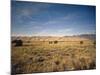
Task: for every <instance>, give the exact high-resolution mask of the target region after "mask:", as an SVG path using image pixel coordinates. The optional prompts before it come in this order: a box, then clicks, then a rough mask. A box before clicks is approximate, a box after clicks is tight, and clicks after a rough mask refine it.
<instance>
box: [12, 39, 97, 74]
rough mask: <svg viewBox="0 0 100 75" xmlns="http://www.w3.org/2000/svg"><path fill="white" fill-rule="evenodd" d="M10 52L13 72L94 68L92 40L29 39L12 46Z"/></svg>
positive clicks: (94, 53)
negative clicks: (50, 40) (81, 41)
mask: <svg viewBox="0 0 100 75" xmlns="http://www.w3.org/2000/svg"><path fill="white" fill-rule="evenodd" d="M77 39H79V38H77ZM24 40H25V39H24ZM67 41H68V42H67ZM11 52H12V55H11V61H12V73H13V74H19V73H40V72H57V71H72V70H87V69H95V68H96V48H95V44H94V41H92V40H83V43H82V44H81V43H80V40H77V41H69V40H66V41H65V40H64V41H59V40H58V42H57V43H56V44H54V43H53V44H50V43H49V41H40V40H39V41H30V42H24V44H23V46H19V47H15V46H12V51H11Z"/></svg>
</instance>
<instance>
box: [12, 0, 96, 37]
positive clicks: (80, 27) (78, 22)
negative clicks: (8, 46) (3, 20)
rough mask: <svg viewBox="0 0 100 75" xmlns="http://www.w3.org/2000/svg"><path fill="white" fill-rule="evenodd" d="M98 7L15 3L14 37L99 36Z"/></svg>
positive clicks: (13, 5)
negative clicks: (96, 34) (97, 23)
mask: <svg viewBox="0 0 100 75" xmlns="http://www.w3.org/2000/svg"><path fill="white" fill-rule="evenodd" d="M95 10H96V7H95V6H86V5H71V4H57V3H42V2H41V3H40V2H24V1H12V3H11V35H12V36H68V35H80V34H95V33H96V11H95Z"/></svg>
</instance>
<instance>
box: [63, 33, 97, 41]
mask: <svg viewBox="0 0 100 75" xmlns="http://www.w3.org/2000/svg"><path fill="white" fill-rule="evenodd" d="M64 37H69V36H64ZM71 37H80V38H85V39H90V40H96V34H81V35H74V36H71Z"/></svg>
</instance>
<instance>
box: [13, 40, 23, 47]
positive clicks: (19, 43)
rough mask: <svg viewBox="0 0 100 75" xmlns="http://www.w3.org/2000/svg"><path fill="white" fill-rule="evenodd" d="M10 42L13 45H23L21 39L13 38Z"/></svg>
mask: <svg viewBox="0 0 100 75" xmlns="http://www.w3.org/2000/svg"><path fill="white" fill-rule="evenodd" d="M12 43H15V46H22V45H23V41H22V40H13V41H12Z"/></svg>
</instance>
